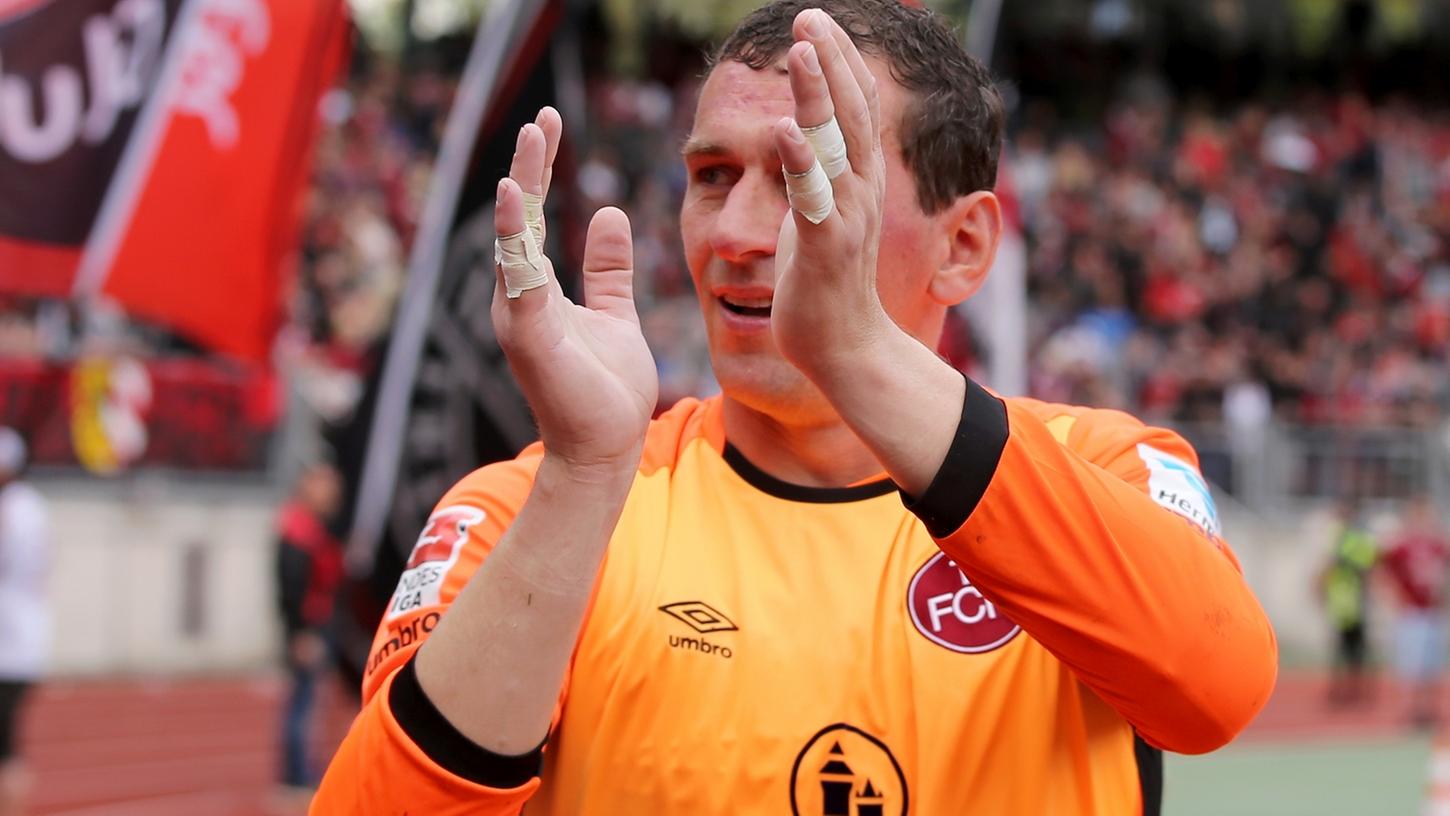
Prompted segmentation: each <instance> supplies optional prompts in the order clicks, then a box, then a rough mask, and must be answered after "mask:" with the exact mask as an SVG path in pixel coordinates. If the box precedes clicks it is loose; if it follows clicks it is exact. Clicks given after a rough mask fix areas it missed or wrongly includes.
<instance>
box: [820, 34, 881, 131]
mask: <svg viewBox="0 0 1450 816" xmlns="http://www.w3.org/2000/svg"><path fill="white" fill-rule="evenodd" d="M826 16H827V17H828V18H829V19H830V20H831V36H832V37H833V38H834V39H835V40H836V45H837V47H839V48H840V49H841V55H842V56H843V57H845V59H846V64H847V65H849V66H850V67H851V74H852V75H853V76H855V77H856V84H857V85H858V86H859V87H860V88H861V95H862V96H864V97H866V110H867V112H868V113H870V114H871V131H872V132H873V133H874V134H876V139H877V142H878V143H879V142H880V139H881V99H880V97H879V95H878V94H877V93H876V75H875V74H873V73H871V69H870V68H869V67H867V65H866V58H865V57H863V56H861V50H860V49H859V48H857V47H856V43H855V42H854V41H852V39H851V35H850V34H847V33H846V29H844V28H842V27H841V24H840V23H838V22H836V20H835V18H831V17H830V15H826Z"/></svg>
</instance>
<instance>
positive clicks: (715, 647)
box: [660, 601, 740, 660]
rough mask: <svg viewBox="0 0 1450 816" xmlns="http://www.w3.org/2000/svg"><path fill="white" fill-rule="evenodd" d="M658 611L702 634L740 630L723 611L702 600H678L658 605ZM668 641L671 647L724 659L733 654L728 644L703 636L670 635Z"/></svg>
mask: <svg viewBox="0 0 1450 816" xmlns="http://www.w3.org/2000/svg"><path fill="white" fill-rule="evenodd" d="M660 611H661V612H663V613H665V614H666V615H669V616H670V617H672V618H674V619H675V620H677V621H679V622H681V623H683V624H685V625H686V626H688V627H690V628H691V629H694V630H695V631H696V632H699V633H700V634H702V635H708V634H715V633H718V632H738V631H739V630H740V627H739V626H736V625H735V622H734V621H732V620H730V619H729V618H727V617H725V613H723V612H721V611H720V610H718V609H716V608H715V607H713V606H710V605H709V604H707V603H705V602H704V601H680V602H679V603H672V604H666V605H665V606H662V607H660ZM669 643H670V648H671V649H683V650H685V651H690V652H700V653H703V654H707V655H714V656H716V657H723V658H725V659H726V660H729V659H730V658H732V657H734V656H735V652H734V651H732V650H731V649H730V647H729V646H726V645H724V644H721V643H711V642H710V641H708V640H706V639H704V638H703V637H681V636H679V635H670V636H669Z"/></svg>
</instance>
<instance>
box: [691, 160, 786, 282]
mask: <svg viewBox="0 0 1450 816" xmlns="http://www.w3.org/2000/svg"><path fill="white" fill-rule="evenodd" d="M786 209H787V204H786V200H785V185H784V183H783V182H782V180H781V178H780V174H779V172H777V173H776V174H775V175H774V177H771V175H770V174H768V173H766V172H764V171H759V170H750V171H748V172H746V174H745V175H744V176H742V177H741V179H740V181H738V182H736V183H735V185H734V186H733V187H731V188H730V194H729V196H727V197H726V199H725V206H724V207H722V208H721V209H720V215H719V216H718V217H717V218H716V219H715V224H714V228H713V229H712V230H711V232H710V246H711V248H712V249H713V250H714V251H715V254H716V255H717V256H719V257H720V258H721V259H722V260H725V261H729V262H731V263H739V262H742V261H747V260H750V259H751V258H754V257H759V256H766V257H770V256H772V255H774V254H775V244H776V240H777V238H779V236H780V225H781V222H782V221H783V220H784V219H785V213H786Z"/></svg>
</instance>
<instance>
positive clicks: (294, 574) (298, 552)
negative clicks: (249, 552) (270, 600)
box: [277, 537, 312, 637]
mask: <svg viewBox="0 0 1450 816" xmlns="http://www.w3.org/2000/svg"><path fill="white" fill-rule="evenodd" d="M311 575H312V556H310V555H308V554H307V551H306V550H304V549H302V548H301V547H299V546H298V545H297V544H296V543H295V542H292V541H289V540H288V539H287V538H286V537H283V538H282V539H280V540H279V541H278V542H277V602H278V607H279V609H280V610H281V612H282V625H283V627H284V628H285V630H286V632H287V635H288V636H289V637H290V636H292V635H294V634H296V633H297V632H300V631H302V630H303V629H306V628H307V616H306V615H305V614H304V613H303V605H304V603H305V601H306V598H307V583H308V581H309V580H310V579H311Z"/></svg>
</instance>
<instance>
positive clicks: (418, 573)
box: [383, 505, 484, 621]
mask: <svg viewBox="0 0 1450 816" xmlns="http://www.w3.org/2000/svg"><path fill="white" fill-rule="evenodd" d="M483 518H484V514H483V511H482V510H480V509H478V508H477V507H468V506H466V505H458V506H454V507H445V508H443V509H442V510H438V511H437V512H435V513H434V514H433V515H431V516H429V517H428V523H427V524H424V525H423V532H422V533H420V534H419V535H418V543H417V544H415V545H413V554H412V555H410V556H408V563H407V565H406V566H405V567H404V568H403V575H402V577H400V578H399V579H398V588H397V589H395V590H393V599H392V600H391V601H389V602H388V611H387V614H385V615H384V616H383V620H389V621H390V620H393V619H395V618H397V617H398V616H400V615H405V614H407V613H408V612H411V611H413V610H414V609H422V608H423V607H426V606H436V605H437V604H439V603H442V597H441V595H440V593H441V592H442V589H443V579H444V578H445V577H446V576H447V575H448V570H449V569H451V568H452V567H453V564H454V563H455V562H457V561H458V554H459V553H460V552H462V551H463V544H464V542H466V541H468V528H470V527H472V526H473V525H475V524H477V523H479V522H481V521H483Z"/></svg>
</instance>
